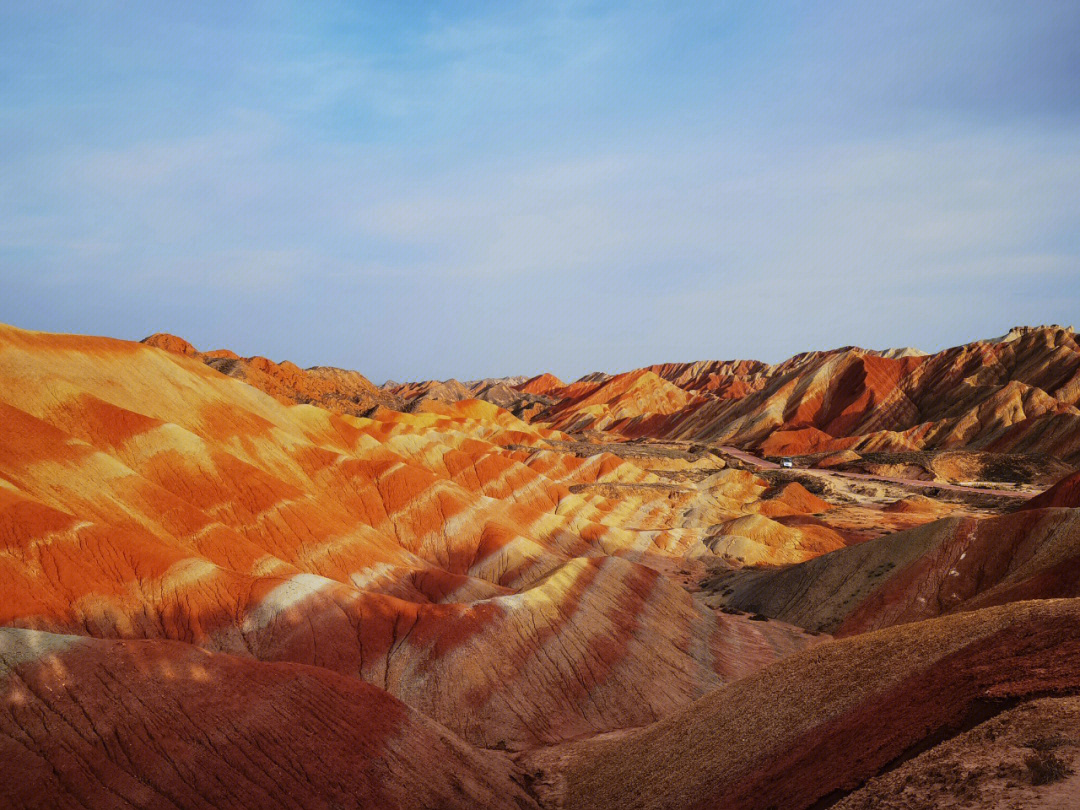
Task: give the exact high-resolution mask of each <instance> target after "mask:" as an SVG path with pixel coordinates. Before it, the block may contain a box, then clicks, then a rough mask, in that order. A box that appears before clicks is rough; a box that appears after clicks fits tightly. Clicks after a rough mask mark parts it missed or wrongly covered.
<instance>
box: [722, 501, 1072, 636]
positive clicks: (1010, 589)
mask: <svg viewBox="0 0 1080 810" xmlns="http://www.w3.org/2000/svg"><path fill="white" fill-rule="evenodd" d="M718 587H719V588H722V589H723V591H724V592H725V594H726V596H725V599H724V600H723V601H724V602H725V603H726V604H728V605H731V606H734V607H736V608H739V609H743V610H752V611H755V612H760V613H763V614H765V615H767V616H772V617H776V618H779V619H782V620H784V621H788V622H792V623H794V624H798V625H800V626H802V627H807V628H811V629H816V630H822V631H825V632H828V633H832V634H835V635H838V636H846V635H853V634H856V633H863V632H866V631H868V630H875V629H879V628H882V627H889V626H892V625H896V624H907V623H912V622H919V621H922V620H925V619H930V618H934V617H936V616H940V615H942V614H948V613H957V612H964V611H971V610H977V609H979V608H984V607H988V606H992V605H1002V604H1007V603H1010V602H1019V601H1023V600H1029V599H1060V598H1074V597H1080V509H1061V508H1039V509H1026V508H1025V509H1022V510H1020V511H1017V512H1014V513H1012V514H1008V515H1001V516H999V517H992V518H986V519H983V520H976V519H974V518H970V517H966V518H961V517H950V518H944V519H942V520H937V521H934V522H932V523H928V524H926V525H924V526H921V527H918V528H916V529H911V530H909V531H905V532H899V533H897V534H891V535H886V536H884V537H880V538H877V539H875V540H870V541H867V542H865V543H862V544H860V545H857V546H853V547H850V548H845V549H842V550H839V551H836V552H833V553H831V554H826V555H823V556H820V557H817V558H816V559H814V560H810V561H808V562H804V563H801V564H799V565H793V566H790V567H789V568H786V569H784V570H779V571H777V570H773V571H767V570H758V571H750V570H745V571H737V572H733V573H731V574H729V575H727V577H726V578H723V579H721V581H720V582H719V583H718Z"/></svg>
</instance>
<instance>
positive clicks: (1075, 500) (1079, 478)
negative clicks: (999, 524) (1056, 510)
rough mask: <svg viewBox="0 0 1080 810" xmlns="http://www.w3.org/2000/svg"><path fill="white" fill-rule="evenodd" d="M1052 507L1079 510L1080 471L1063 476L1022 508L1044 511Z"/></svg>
mask: <svg viewBox="0 0 1080 810" xmlns="http://www.w3.org/2000/svg"><path fill="white" fill-rule="evenodd" d="M1054 506H1056V507H1066V508H1072V509H1075V508H1080V471H1078V472H1074V473H1073V474H1072V475H1067V476H1065V477H1064V478H1062V479H1061V480H1060V481H1058V482H1057V483H1056V484H1054V485H1053V486H1052V487H1050V488H1049V489H1048V490H1046V491H1045V492H1043V493H1042V494H1041V495H1036V496H1035V497H1034V498H1032V499H1031V500H1030V501H1028V502H1027V503H1026V504H1025V505H1024V508H1025V509H1045V508H1046V507H1054Z"/></svg>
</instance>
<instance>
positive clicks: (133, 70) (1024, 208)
mask: <svg viewBox="0 0 1080 810" xmlns="http://www.w3.org/2000/svg"><path fill="white" fill-rule="evenodd" d="M1078 315H1080V4H1078V3H1076V2H1075V0H1066V1H1065V2H1055V1H1054V0H1040V2H1037V3H1020V2H1016V3H1011V2H992V0H980V2H948V1H947V0H944V1H943V0H938V1H937V2H926V3H923V2H904V3H900V2H897V3H860V2H846V1H845V0H839V1H836V2H822V3H813V2H788V3H751V2H747V3H739V2H732V3H724V2H718V3H685V4H680V3H669V2H665V3H615V4H612V3H536V4H528V3H526V4H512V3H508V2H502V3H490V4H484V3H447V4H443V3H412V2H387V3H363V2H357V3H342V4H317V3H304V4H289V3H267V4H262V3H260V4H250V3H244V2H234V3H206V4H195V3H191V4H188V3H181V4H176V3H155V2H122V3H121V2H117V3H110V2H92V3H85V2H73V3H50V2H46V1H45V0H41V1H40V2H34V3H16V2H3V0H0V321H3V322H7V323H13V324H16V325H18V326H23V327H28V328H36V329H45V330H50V331H65V332H84V333H94V334H108V335H113V336H117V337H124V338H131V339H138V338H141V337H143V336H145V335H146V334H149V333H151V332H155V331H169V332H173V333H176V334H179V335H181V336H183V337H186V338H187V339H189V340H191V341H192V342H193V343H195V344H196V345H197V346H199V347H200V348H216V347H228V348H231V349H234V350H236V351H239V352H241V353H244V354H254V353H258V354H265V355H267V356H270V357H273V358H275V359H279V360H280V359H291V360H293V361H295V362H298V363H300V364H302V365H312V364H333V365H340V366H345V367H350V368H356V369H359V370H361V371H363V372H364V373H366V374H368V375H369V376H371V377H372V378H373V379H375V380H377V381H381V380H383V379H386V378H388V377H392V378H395V379H417V378H432V377H436V378H446V377H450V376H456V377H459V378H472V377H478V376H486V375H503V374H515V373H522V374H532V373H537V372H540V371H549V370H550V371H553V372H555V373H557V374H559V375H561V376H564V377H569V378H573V377H576V376H578V375H580V374H582V373H585V372H587V371H591V370H595V369H604V370H609V371H614V370H624V369H628V368H633V367H636V366H640V365H643V364H646V363H653V362H662V361H675V360H695V359H704V358H731V357H757V358H761V359H765V360H780V359H782V358H783V357H785V356H787V355H790V354H792V353H794V352H797V351H802V350H806V349H812V348H829V347H833V346H838V345H844V344H851V343H855V344H860V345H864V346H869V347H874V348H882V347H886V346H899V345H916V346H920V347H922V348H925V349H935V348H940V347H943V346H947V345H954V344H956V343H961V342H965V341H967V340H971V339H975V338H978V337H990V336H993V335H996V334H1000V333H1003V332H1005V331H1006V330H1007V329H1008V328H1009V327H1010V326H1012V325H1015V324H1020V323H1044V322H1058V323H1075V324H1076V325H1078V326H1080V323H1077V321H1080V317H1078Z"/></svg>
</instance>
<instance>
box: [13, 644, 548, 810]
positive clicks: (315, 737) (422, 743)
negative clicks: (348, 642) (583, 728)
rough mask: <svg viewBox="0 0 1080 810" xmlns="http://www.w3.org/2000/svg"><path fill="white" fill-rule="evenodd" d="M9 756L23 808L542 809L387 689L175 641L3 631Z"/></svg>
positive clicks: (499, 767)
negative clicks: (119, 639)
mask: <svg viewBox="0 0 1080 810" xmlns="http://www.w3.org/2000/svg"><path fill="white" fill-rule="evenodd" d="M0 762H3V766H2V770H3V773H4V777H5V778H4V779H0V805H2V806H4V807H10V808H23V809H24V810H30V808H42V810H45V809H46V808H48V810H54V809H55V808H80V809H81V810H86V809H87V808H101V810H119V808H130V809H131V810H135V808H169V809H170V810H175V808H178V807H183V808H192V810H194V808H208V809H209V808H216V809H217V810H224V809H225V808H238V809H239V808H244V810H251V809H252V808H267V810H269V808H280V807H291V808H326V807H365V808H372V809H373V810H374V808H379V809H380V810H382V809H383V808H386V809H387V810H389V809H390V808H402V810H404V809H405V808H417V807H445V808H453V807H456V808H463V810H464V809H465V808H475V807H492V808H496V807H497V808H514V810H524V809H525V808H534V807H536V804H535V802H534V801H533V800H532V799H531V798H530V797H529V796H528V794H526V792H525V791H524V790H523V789H522V787H521V784H520V783H521V781H522V779H521V775H520V774H519V773H518V772H517V769H516V768H515V767H514V766H513V765H512V764H511V763H510V761H509V760H508V759H506V758H505V757H503V756H500V755H499V754H497V753H489V752H486V751H478V750H477V749H474V748H472V747H471V746H469V745H467V744H466V743H465V742H463V741H462V740H461V739H459V738H457V737H455V736H454V735H453V734H451V733H449V732H447V731H446V730H445V729H444V728H442V727H441V726H438V725H437V724H436V723H434V722H432V721H431V720H428V719H427V718H426V717H424V716H423V715H422V714H420V713H419V712H416V711H414V710H412V709H410V708H409V707H408V706H406V705H405V704H403V703H402V702H401V701H399V700H396V699H395V698H393V697H391V696H390V695H388V694H387V693H386V692H384V691H383V690H381V689H378V688H376V687H374V686H371V685H369V684H366V683H363V682H362V681H358V680H356V679H355V678H346V677H342V676H340V675H335V674H333V673H330V672H327V671H326V670H325V669H321V668H319V667H307V666H301V665H299V664H264V663H260V662H257V661H252V660H250V659H248V660H245V659H241V658H236V657H234V656H230V655H222V654H220V653H209V652H205V651H202V650H198V649H196V648H194V647H192V646H190V645H188V644H181V643H178V642H171V641H101V640H97V639H87V638H79V637H76V636H61V635H53V634H50V633H40V632H35V631H31V630H16V629H11V628H0Z"/></svg>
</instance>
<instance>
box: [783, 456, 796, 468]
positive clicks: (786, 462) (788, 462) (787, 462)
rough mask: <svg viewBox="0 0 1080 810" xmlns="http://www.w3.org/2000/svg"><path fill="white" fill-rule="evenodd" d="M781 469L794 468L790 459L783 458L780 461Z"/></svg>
mask: <svg viewBox="0 0 1080 810" xmlns="http://www.w3.org/2000/svg"><path fill="white" fill-rule="evenodd" d="M780 466H781V467H794V466H795V463H794V462H793V461H792V460H791V459H790V458H784V459H781V460H780Z"/></svg>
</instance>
